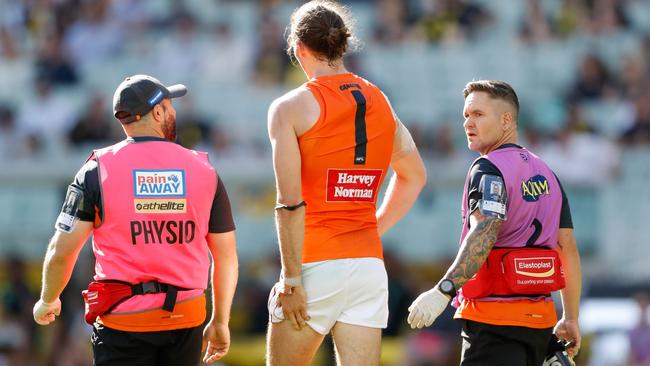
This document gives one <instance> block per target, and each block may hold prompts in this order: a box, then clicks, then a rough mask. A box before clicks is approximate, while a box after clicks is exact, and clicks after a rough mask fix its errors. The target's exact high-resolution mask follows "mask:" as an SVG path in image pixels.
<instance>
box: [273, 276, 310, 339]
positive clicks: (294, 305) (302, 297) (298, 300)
mask: <svg viewBox="0 0 650 366" xmlns="http://www.w3.org/2000/svg"><path fill="white" fill-rule="evenodd" d="M278 302H279V304H280V307H282V312H283V313H284V318H285V319H287V320H289V321H290V322H291V324H292V325H293V327H294V328H295V329H296V330H300V329H302V328H303V327H304V326H306V325H307V323H306V322H307V320H309V319H310V317H309V315H307V294H306V293H305V289H304V287H302V286H292V287H291V290H283V291H281V292H280V295H279V298H278Z"/></svg>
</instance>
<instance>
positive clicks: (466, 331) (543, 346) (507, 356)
mask: <svg viewBox="0 0 650 366" xmlns="http://www.w3.org/2000/svg"><path fill="white" fill-rule="evenodd" d="M461 322H462V326H463V329H462V332H461V336H462V338H463V350H462V355H461V361H460V364H461V366H542V364H543V362H544V358H545V357H546V354H547V353H548V345H549V342H550V340H551V336H552V334H553V328H545V329H533V328H526V327H513V326H500V325H491V324H484V323H479V322H474V321H471V320H465V319H462V320H461Z"/></svg>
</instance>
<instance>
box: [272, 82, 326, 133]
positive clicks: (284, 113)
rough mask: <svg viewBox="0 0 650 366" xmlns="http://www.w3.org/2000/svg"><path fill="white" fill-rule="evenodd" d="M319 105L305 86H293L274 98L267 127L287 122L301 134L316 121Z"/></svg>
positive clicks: (318, 114)
mask: <svg viewBox="0 0 650 366" xmlns="http://www.w3.org/2000/svg"><path fill="white" fill-rule="evenodd" d="M319 116H320V106H319V104H318V101H317V100H316V98H315V97H314V95H313V94H312V92H311V91H310V90H309V89H308V88H307V87H306V86H304V85H303V86H300V87H298V88H295V89H293V90H291V91H289V92H287V93H286V94H284V95H282V96H281V97H279V98H277V99H275V100H274V101H273V103H271V106H270V107H269V115H268V118H269V128H271V126H272V124H278V123H283V124H284V123H288V124H290V125H291V126H293V128H294V129H295V131H296V134H297V135H301V134H302V133H304V132H305V131H307V130H308V129H309V128H310V127H311V126H313V125H314V123H316V121H317V120H318V117H319Z"/></svg>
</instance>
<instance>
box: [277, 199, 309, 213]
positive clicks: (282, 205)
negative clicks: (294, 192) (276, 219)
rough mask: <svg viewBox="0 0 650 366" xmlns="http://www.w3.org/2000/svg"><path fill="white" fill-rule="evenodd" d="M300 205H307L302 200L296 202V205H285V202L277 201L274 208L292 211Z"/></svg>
mask: <svg viewBox="0 0 650 366" xmlns="http://www.w3.org/2000/svg"><path fill="white" fill-rule="evenodd" d="M302 206H307V202H305V201H302V202H300V203H298V204H297V205H293V206H287V205H285V204H282V203H278V204H277V205H275V209H276V210H279V209H283V210H289V211H293V210H295V209H298V208H300V207H302Z"/></svg>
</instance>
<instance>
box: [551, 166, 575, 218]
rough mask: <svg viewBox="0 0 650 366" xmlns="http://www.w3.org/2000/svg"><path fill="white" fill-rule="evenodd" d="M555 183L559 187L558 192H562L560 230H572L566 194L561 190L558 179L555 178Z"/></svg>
mask: <svg viewBox="0 0 650 366" xmlns="http://www.w3.org/2000/svg"><path fill="white" fill-rule="evenodd" d="M555 179H557V183H558V185H559V186H560V191H562V211H560V229H573V218H572V217H571V207H570V206H569V198H567V195H566V193H564V188H562V183H561V182H560V179H559V178H558V177H557V175H556V176H555Z"/></svg>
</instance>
